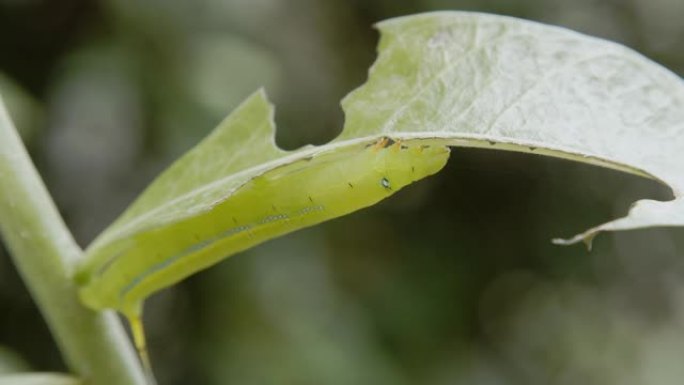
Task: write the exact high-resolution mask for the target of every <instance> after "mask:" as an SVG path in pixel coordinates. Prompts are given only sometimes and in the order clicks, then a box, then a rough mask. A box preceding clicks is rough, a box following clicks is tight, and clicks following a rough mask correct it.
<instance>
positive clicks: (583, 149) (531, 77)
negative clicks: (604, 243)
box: [86, 12, 684, 262]
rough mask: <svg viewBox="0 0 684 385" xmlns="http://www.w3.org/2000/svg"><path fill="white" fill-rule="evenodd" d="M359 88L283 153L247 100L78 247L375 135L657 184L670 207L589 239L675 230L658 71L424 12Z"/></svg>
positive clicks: (384, 46)
mask: <svg viewBox="0 0 684 385" xmlns="http://www.w3.org/2000/svg"><path fill="white" fill-rule="evenodd" d="M378 28H379V30H380V31H381V41H380V45H379V50H378V51H379V57H378V59H377V61H376V63H375V64H374V65H373V66H372V68H371V70H370V72H369V78H368V81H367V82H366V83H365V84H364V85H363V86H361V87H360V88H358V89H356V90H355V91H353V92H352V93H350V94H349V95H348V96H347V97H346V98H345V99H344V100H343V102H342V106H343V109H344V112H345V116H346V123H345V127H344V130H343V132H342V134H341V135H340V136H339V137H338V138H336V139H335V140H333V141H332V142H330V143H328V144H326V145H322V146H317V147H313V146H307V147H303V148H301V149H298V150H296V151H290V152H288V151H283V150H281V149H279V148H278V147H277V146H276V145H275V142H274V133H275V126H274V123H273V107H272V106H271V104H270V103H269V102H268V101H267V99H266V96H265V94H264V92H263V91H258V92H256V93H255V94H253V95H251V96H250V97H249V98H248V99H247V100H246V101H245V102H243V103H242V104H241V105H240V107H238V108H237V109H236V110H235V111H234V112H233V113H232V114H231V115H229V116H228V117H227V118H226V119H225V120H224V121H223V122H222V123H221V124H220V125H219V126H218V127H217V128H216V129H215V130H214V132H213V133H212V134H211V135H210V136H209V137H207V138H206V139H205V140H204V141H202V142H201V143H200V144H199V145H197V146H196V147H195V148H194V149H192V150H191V151H190V152H189V153H187V154H186V155H185V156H183V157H182V158H181V159H180V160H178V161H177V162H176V163H175V164H174V165H172V166H171V167H170V168H169V169H167V170H166V171H165V172H164V173H163V174H162V175H160V176H159V177H158V178H157V179H156V180H155V181H154V182H153V183H152V184H151V185H150V186H149V187H148V188H147V190H145V192H144V193H143V194H142V195H141V196H140V197H139V198H138V199H137V200H136V201H135V202H134V203H133V204H132V205H131V206H130V207H129V208H128V209H127V210H126V212H125V213H124V214H123V215H122V216H121V217H120V218H119V219H118V220H117V221H116V222H114V223H113V224H112V225H111V226H110V227H109V228H108V229H106V230H105V231H104V232H103V233H102V234H101V235H100V237H98V238H97V239H96V240H95V242H94V243H93V244H92V245H91V246H90V247H89V249H88V254H87V256H86V262H87V260H88V255H91V254H93V252H94V250H95V251H96V250H98V249H101V248H103V247H106V246H107V245H108V244H110V243H112V242H118V241H121V240H123V239H126V238H129V237H131V236H133V235H135V234H139V233H141V232H144V231H147V230H150V229H158V228H162V227H164V226H173V225H174V224H175V223H178V222H179V221H181V220H184V219H187V218H190V217H193V216H197V215H212V208H213V207H215V206H216V205H217V204H219V203H220V202H223V201H225V200H226V199H230V197H231V194H232V193H233V192H235V191H236V190H237V189H238V188H239V187H240V186H242V185H244V184H245V183H247V182H249V181H250V180H252V179H254V178H255V177H256V176H258V175H261V174H263V173H265V172H277V170H276V171H274V170H275V169H277V168H279V167H281V166H283V165H287V164H290V163H293V162H296V161H298V160H301V159H307V158H311V157H312V156H316V155H318V154H322V153H329V152H335V151H344V149H346V148H349V147H350V146H353V145H358V144H359V143H372V142H374V141H375V140H377V138H379V137H382V136H389V137H392V138H394V139H396V140H398V139H401V140H404V141H411V140H426V139H427V140H430V141H434V142H435V143H437V144H444V145H449V146H463V147H483V148H491V149H500V150H509V151H519V152H531V153H536V154H541V155H548V156H554V157H561V158H566V159H570V160H575V161H579V162H585V163H591V164H595V165H600V166H604V167H609V168H613V169H617V170H621V171H626V172H630V173H634V174H637V175H641V176H646V177H650V178H654V179H656V180H659V181H661V182H662V183H664V184H667V185H668V186H669V187H670V188H671V189H672V192H673V195H674V199H673V200H671V201H668V202H658V201H652V200H641V201H638V202H636V203H635V205H634V206H633V207H632V209H631V210H630V211H629V213H628V214H627V216H625V217H624V218H620V219H617V220H614V221H611V222H608V223H605V224H602V225H600V226H597V227H594V228H591V229H589V230H587V231H585V232H583V233H581V234H579V235H577V236H575V237H573V238H571V239H569V240H556V241H557V243H574V242H578V241H581V240H590V239H591V238H593V236H594V235H595V234H596V233H598V232H600V231H613V230H628V229H637V228H644V227H652V226H681V225H684V198H682V192H683V191H684V151H682V150H684V84H683V83H682V80H681V79H680V78H679V77H678V76H676V75H674V74H673V73H671V72H669V71H668V70H666V69H665V68H663V67H661V66H660V65H658V64H656V63H654V62H652V61H650V60H648V59H646V58H645V57H643V56H641V55H640V54H638V53H636V52H634V51H632V50H630V49H628V48H626V47H623V46H621V45H618V44H615V43H611V42H608V41H604V40H600V39H596V38H592V37H588V36H585V35H582V34H579V33H576V32H573V31H570V30H567V29H563V28H558V27H552V26H547V25H543V24H538V23H534V22H529V21H524V20H520V19H515V18H510V17H503V16H495V15H487V14H479V13H468V12H435V13H427V14H422V15H415V16H408V17H402V18H398V19H392V20H389V21H385V22H382V23H380V24H379V25H378Z"/></svg>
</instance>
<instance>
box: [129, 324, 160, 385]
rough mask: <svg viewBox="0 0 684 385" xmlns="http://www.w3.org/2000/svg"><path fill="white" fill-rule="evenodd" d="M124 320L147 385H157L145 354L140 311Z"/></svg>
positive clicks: (145, 343)
mask: <svg viewBox="0 0 684 385" xmlns="http://www.w3.org/2000/svg"><path fill="white" fill-rule="evenodd" d="M126 318H128V323H129V325H130V327H131V334H132V335H133V343H134V344H135V349H136V350H137V351H138V356H139V357H140V362H141V364H142V366H143V370H144V371H145V377H146V379H147V383H148V385H157V380H156V379H155V378H154V373H153V372H152V364H151V362H150V355H149V354H148V352H147V342H146V340H145V329H144V327H143V323H142V311H138V312H135V313H133V314H127V315H126Z"/></svg>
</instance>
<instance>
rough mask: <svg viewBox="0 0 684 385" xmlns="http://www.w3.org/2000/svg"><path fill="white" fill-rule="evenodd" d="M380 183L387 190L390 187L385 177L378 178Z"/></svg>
mask: <svg viewBox="0 0 684 385" xmlns="http://www.w3.org/2000/svg"><path fill="white" fill-rule="evenodd" d="M380 185H381V186H382V187H384V188H386V189H388V190H391V189H392V186H391V185H390V181H389V180H388V179H387V178H382V179H380Z"/></svg>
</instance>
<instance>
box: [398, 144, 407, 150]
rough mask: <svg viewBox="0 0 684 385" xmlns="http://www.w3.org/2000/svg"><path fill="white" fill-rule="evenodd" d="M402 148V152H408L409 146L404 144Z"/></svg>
mask: <svg viewBox="0 0 684 385" xmlns="http://www.w3.org/2000/svg"><path fill="white" fill-rule="evenodd" d="M400 148H401V149H402V150H408V146H407V145H405V144H402V145H401V147H400Z"/></svg>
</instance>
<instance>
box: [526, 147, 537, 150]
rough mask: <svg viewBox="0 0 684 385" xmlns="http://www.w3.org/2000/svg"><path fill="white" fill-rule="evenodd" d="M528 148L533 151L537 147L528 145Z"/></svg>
mask: <svg viewBox="0 0 684 385" xmlns="http://www.w3.org/2000/svg"><path fill="white" fill-rule="evenodd" d="M528 148H529V149H530V151H534V150H536V149H537V147H532V146H530V147H528Z"/></svg>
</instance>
